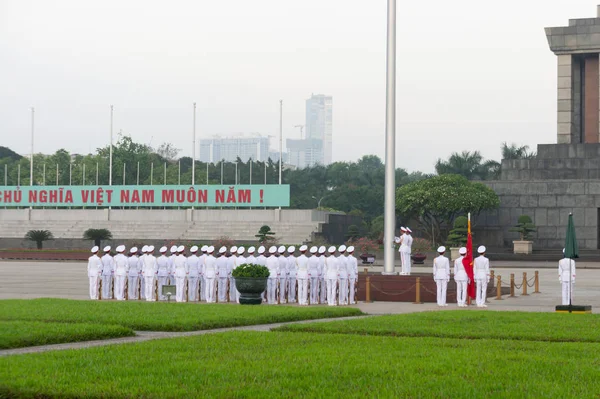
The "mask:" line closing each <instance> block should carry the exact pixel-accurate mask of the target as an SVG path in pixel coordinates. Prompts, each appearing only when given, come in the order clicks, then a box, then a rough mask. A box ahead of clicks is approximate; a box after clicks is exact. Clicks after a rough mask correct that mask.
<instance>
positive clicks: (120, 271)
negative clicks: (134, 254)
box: [114, 245, 129, 301]
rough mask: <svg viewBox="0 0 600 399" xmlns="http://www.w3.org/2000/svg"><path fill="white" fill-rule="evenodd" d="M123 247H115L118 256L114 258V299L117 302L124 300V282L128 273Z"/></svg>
mask: <svg viewBox="0 0 600 399" xmlns="http://www.w3.org/2000/svg"><path fill="white" fill-rule="evenodd" d="M124 251H125V246H124V245H119V246H118V247H117V252H118V254H117V255H116V256H115V257H114V262H115V299H116V300H117V301H124V300H125V280H127V274H128V273H129V263H128V260H127V257H126V256H125V255H123V252H124Z"/></svg>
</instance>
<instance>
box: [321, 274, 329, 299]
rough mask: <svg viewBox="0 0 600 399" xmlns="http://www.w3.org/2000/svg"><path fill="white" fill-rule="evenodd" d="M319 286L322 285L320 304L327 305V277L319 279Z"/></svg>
mask: <svg viewBox="0 0 600 399" xmlns="http://www.w3.org/2000/svg"><path fill="white" fill-rule="evenodd" d="M319 283H320V284H319V285H320V289H321V291H320V297H319V303H325V302H326V301H327V287H328V285H327V282H326V280H325V277H320V278H319Z"/></svg>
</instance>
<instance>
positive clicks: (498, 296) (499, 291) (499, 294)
mask: <svg viewBox="0 0 600 399" xmlns="http://www.w3.org/2000/svg"><path fill="white" fill-rule="evenodd" d="M497 280H498V281H497V283H496V284H497V285H496V300H497V301H501V300H502V276H498V277H497Z"/></svg>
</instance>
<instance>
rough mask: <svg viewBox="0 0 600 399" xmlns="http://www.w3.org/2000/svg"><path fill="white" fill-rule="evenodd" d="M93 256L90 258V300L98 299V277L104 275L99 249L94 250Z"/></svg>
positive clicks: (88, 267)
mask: <svg viewBox="0 0 600 399" xmlns="http://www.w3.org/2000/svg"><path fill="white" fill-rule="evenodd" d="M92 253H93V255H92V256H90V257H89V258H88V266H87V270H88V278H89V280H90V299H98V283H99V280H98V276H100V275H101V273H102V261H101V260H100V258H99V257H98V255H97V253H98V247H94V248H92Z"/></svg>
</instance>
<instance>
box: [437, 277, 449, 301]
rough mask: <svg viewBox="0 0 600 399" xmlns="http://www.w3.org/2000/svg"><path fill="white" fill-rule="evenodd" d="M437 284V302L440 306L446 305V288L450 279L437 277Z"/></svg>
mask: <svg viewBox="0 0 600 399" xmlns="http://www.w3.org/2000/svg"><path fill="white" fill-rule="evenodd" d="M435 285H437V304H438V306H444V305H445V304H446V290H447V288H448V280H446V279H440V280H438V279H436V280H435Z"/></svg>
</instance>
